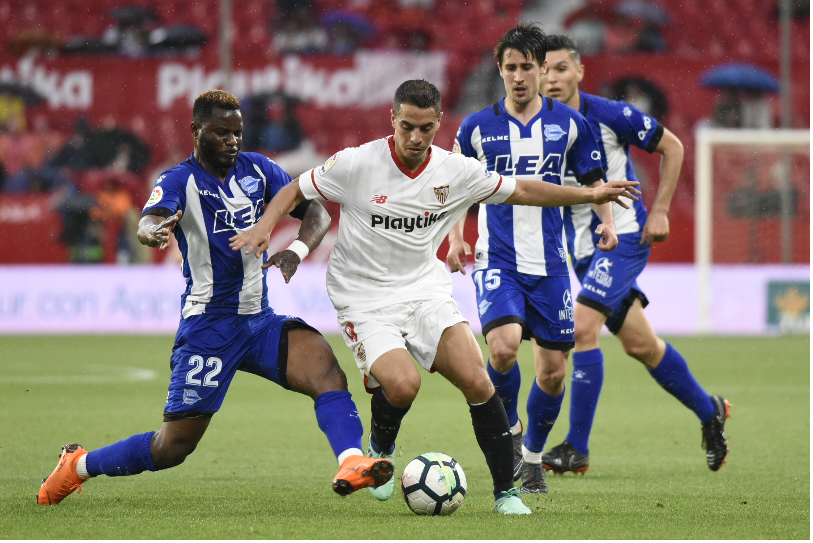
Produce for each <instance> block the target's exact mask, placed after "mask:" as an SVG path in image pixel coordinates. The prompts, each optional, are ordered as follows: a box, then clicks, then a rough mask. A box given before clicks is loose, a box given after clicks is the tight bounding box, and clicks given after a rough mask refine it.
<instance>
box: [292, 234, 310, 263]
mask: <svg viewBox="0 0 813 543" xmlns="http://www.w3.org/2000/svg"><path fill="white" fill-rule="evenodd" d="M286 251H293V252H295V253H296V256H298V257H299V261H300V262H302V261H303V260H305V257H306V256H308V255H309V254H310V252H311V250H310V249H308V246H307V245H305V244H304V243H302V242H301V241H299V240H298V239H295V240H294V242H293V243H291V245H289V246H288V248H287V249H286Z"/></svg>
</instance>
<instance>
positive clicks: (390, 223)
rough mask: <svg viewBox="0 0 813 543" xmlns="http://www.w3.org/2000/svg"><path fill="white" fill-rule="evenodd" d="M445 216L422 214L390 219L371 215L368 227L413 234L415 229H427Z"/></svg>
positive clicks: (443, 214) (441, 214)
mask: <svg viewBox="0 0 813 543" xmlns="http://www.w3.org/2000/svg"><path fill="white" fill-rule="evenodd" d="M445 216H446V211H444V212H443V213H440V214H438V215H435V214H434V213H429V212H428V211H426V212H424V216H423V217H421V216H420V215H418V216H417V217H408V218H402V217H390V216H389V215H376V214H373V215H371V219H372V220H371V222H370V226H372V227H373V228H376V227H379V228H380V227H383V228H384V230H403V231H404V232H407V233H409V232H413V231H414V230H415V229H416V228H429V227H430V226H432V225H433V224H434V223H436V222H437V221H439V220H440V219H442V218H443V217H445Z"/></svg>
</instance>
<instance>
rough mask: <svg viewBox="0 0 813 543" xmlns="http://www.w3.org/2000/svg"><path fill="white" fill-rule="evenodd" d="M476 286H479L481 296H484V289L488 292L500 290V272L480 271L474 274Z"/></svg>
mask: <svg viewBox="0 0 813 543" xmlns="http://www.w3.org/2000/svg"><path fill="white" fill-rule="evenodd" d="M484 276H485V277H484ZM474 284H475V285H477V291H478V294H479V295H480V296H482V295H483V287H485V289H486V290H494V289H497V288H499V287H500V270H496V269H495V270H480V271H476V272H474Z"/></svg>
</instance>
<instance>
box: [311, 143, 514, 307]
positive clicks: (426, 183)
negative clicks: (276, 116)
mask: <svg viewBox="0 0 813 543" xmlns="http://www.w3.org/2000/svg"><path fill="white" fill-rule="evenodd" d="M299 187H300V189H301V190H302V193H303V194H304V195H305V198H307V199H310V200H330V201H332V202H338V203H340V204H341V220H340V222H339V235H338V239H337V240H336V244H335V246H334V248H333V252H332V253H331V255H330V264H329V265H328V273H327V290H328V295H329V296H330V299H331V301H332V302H333V305H334V307H335V308H336V310H337V311H342V310H348V309H350V310H369V309H377V308H381V307H386V306H388V305H390V304H393V303H399V302H405V301H410V300H426V299H431V298H435V297H437V296H444V295H445V296H451V294H452V281H451V277H450V276H449V273H448V272H447V271H446V267H445V265H444V263H443V262H441V261H440V260H439V259H438V258H437V251H438V248H439V247H440V244H441V242H442V241H443V239H444V238H445V237H446V234H448V233H449V230H451V228H452V226H453V225H454V224H455V223H456V222H457V221H459V220H460V219H461V218H462V217H463V216H464V215H465V213H466V212H467V211H468V209H469V207H471V206H472V205H473V204H475V203H477V202H486V203H495V204H496V203H502V202H504V201H505V200H506V199H507V198H508V197H509V196H510V195H511V194H512V193H513V192H514V189H515V187H516V181H515V180H514V179H512V178H510V177H503V176H501V175H499V174H497V173H495V172H490V171H486V170H485V169H484V168H483V166H482V165H481V164H480V162H478V161H477V160H476V159H473V158H467V157H464V156H462V155H460V154H452V153H449V152H448V151H444V150H443V149H441V148H440V147H436V146H434V145H433V146H432V147H431V148H430V150H429V151H428V156H427V158H426V161H425V162H424V163H423V165H422V166H421V167H420V168H419V169H418V170H416V171H415V172H410V171H409V170H408V169H407V168H406V167H405V166H404V165H403V163H402V162H401V161H400V159H399V158H398V156H397V155H396V153H395V147H394V144H393V141H392V137H389V138H384V139H380V140H376V141H373V142H370V143H367V144H365V145H362V146H360V147H352V148H348V149H344V150H343V151H339V152H338V153H336V154H335V155H333V156H332V157H330V159H328V161H327V162H325V164H323V165H322V166H319V167H318V168H314V169H313V170H310V171H308V172H305V173H304V174H302V175H301V176H300V178H299Z"/></svg>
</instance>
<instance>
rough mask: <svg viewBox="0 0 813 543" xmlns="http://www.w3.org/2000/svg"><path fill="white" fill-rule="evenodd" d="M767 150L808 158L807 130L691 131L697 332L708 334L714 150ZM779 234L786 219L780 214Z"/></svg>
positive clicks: (785, 228)
mask: <svg viewBox="0 0 813 543" xmlns="http://www.w3.org/2000/svg"><path fill="white" fill-rule="evenodd" d="M736 146H739V147H747V148H754V149H757V150H762V149H770V150H772V151H783V152H786V153H788V154H789V153H790V152H793V153H804V154H807V155H808V157H809V155H810V131H809V130H771V129H758V130H748V129H730V128H700V129H698V130H697V131H696V132H695V251H694V260H695V268H696V270H697V301H698V332H699V333H701V334H708V333H709V332H710V331H711V322H710V321H711V319H710V314H711V298H712V292H711V265H712V232H713V224H712V211H713V208H712V204H713V201H714V200H713V197H714V195H713V189H712V187H713V182H714V180H713V166H714V149H715V148H720V147H736ZM782 182H783V187H782V188H783V189H789V188H790V182H791V181H790V179H789V175H785V176H783V179H782ZM785 193H786V194H787V193H788V190H785ZM782 221H783V223H784V224H783V232H786V231H788V230H789V224H790V222H789V221H790V217H789V215H788V214H787V213H785V214H783V217H782Z"/></svg>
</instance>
